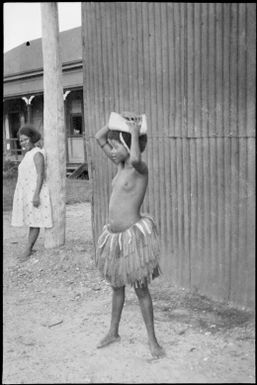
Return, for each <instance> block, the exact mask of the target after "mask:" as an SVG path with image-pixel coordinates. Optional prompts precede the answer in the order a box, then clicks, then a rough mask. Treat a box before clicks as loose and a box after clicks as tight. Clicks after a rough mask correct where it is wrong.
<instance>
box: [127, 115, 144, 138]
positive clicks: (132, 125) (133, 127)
mask: <svg viewBox="0 0 257 385" xmlns="http://www.w3.org/2000/svg"><path fill="white" fill-rule="evenodd" d="M126 123H127V125H128V126H129V130H130V133H131V134H132V132H133V131H136V132H138V133H139V131H140V127H141V123H142V118H141V116H137V117H133V118H126Z"/></svg>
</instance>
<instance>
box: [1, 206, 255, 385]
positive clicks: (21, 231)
mask: <svg viewBox="0 0 257 385" xmlns="http://www.w3.org/2000/svg"><path fill="white" fill-rule="evenodd" d="M66 216H67V231H66V233H67V235H66V244H65V246H63V247H60V248H57V249H52V250H49V249H48V250H44V247H43V237H44V233H42V234H41V235H40V237H39V240H38V242H37V244H36V251H35V253H34V254H33V256H32V257H31V259H30V260H29V261H27V262H25V263H21V262H18V260H17V257H18V255H19V254H20V252H21V250H22V248H23V246H24V244H25V241H26V238H27V229H25V228H11V227H10V212H4V214H3V225H4V263H3V268H4V269H3V374H2V382H3V383H4V384H36V383H37V384H40V383H44V384H55V383H77V384H79V383H81V384H82V383H83V384H85V383H255V339H254V338H255V325H254V315H253V314H252V313H251V312H249V311H243V310H239V309H234V308H232V307H228V306H225V305H222V304H219V303H217V302H213V301H210V300H208V299H207V298H205V297H202V296H199V295H193V294H190V293H188V292H187V291H185V290H182V289H177V288H175V287H172V286H171V285H169V284H168V283H167V282H166V281H165V280H164V279H163V277H161V278H158V279H156V280H155V281H154V282H153V283H152V285H151V286H150V291H151V293H152V298H153V305H154V313H155V328H156V335H157V338H158V340H159V342H160V344H161V345H162V346H163V347H164V349H165V351H166V357H165V358H162V359H159V360H153V359H152V358H151V356H150V353H149V350H148V346H147V338H146V331H145V327H144V324H143V321H142V316H141V313H140V309H139V306H138V303H137V299H136V296H135V293H134V291H133V289H132V288H130V287H128V288H127V289H126V302H125V307H124V310H123V314H122V320H121V324H120V335H121V341H120V342H117V343H114V344H112V345H110V346H109V347H105V348H103V349H96V344H97V342H98V341H99V340H100V339H101V338H102V337H103V336H104V335H105V333H106V332H107V329H108V326H109V321H110V306H111V288H110V287H109V286H108V284H107V283H106V282H105V281H103V280H101V278H100V276H99V274H98V271H97V270H96V268H95V265H94V252H93V243H92V232H91V217H90V216H91V210H90V204H89V203H80V204H74V205H67V212H66Z"/></svg>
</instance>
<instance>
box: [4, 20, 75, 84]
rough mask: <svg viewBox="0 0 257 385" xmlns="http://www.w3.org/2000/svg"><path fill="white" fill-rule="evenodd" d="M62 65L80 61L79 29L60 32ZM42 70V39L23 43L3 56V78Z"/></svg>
mask: <svg viewBox="0 0 257 385" xmlns="http://www.w3.org/2000/svg"><path fill="white" fill-rule="evenodd" d="M60 45H61V56H62V63H63V64H64V63H70V62H73V61H78V60H81V61H82V39H81V27H77V28H73V29H69V30H67V31H63V32H60ZM40 68H43V54H42V39H41V38H40V39H35V40H30V41H29V44H27V42H24V43H23V44H21V45H19V46H18V47H16V48H13V49H12V50H10V51H8V52H6V53H5V54H4V77H6V76H11V75H14V74H19V73H24V72H30V71H34V70H37V69H40Z"/></svg>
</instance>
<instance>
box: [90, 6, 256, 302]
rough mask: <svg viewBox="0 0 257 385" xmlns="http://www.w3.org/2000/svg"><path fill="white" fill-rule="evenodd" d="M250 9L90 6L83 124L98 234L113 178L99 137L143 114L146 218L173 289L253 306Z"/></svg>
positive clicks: (252, 31)
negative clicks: (112, 121) (112, 124)
mask: <svg viewBox="0 0 257 385" xmlns="http://www.w3.org/2000/svg"><path fill="white" fill-rule="evenodd" d="M255 11H256V5H255V4H254V3H225V4H223V3H169V2H167V3H156V2H155V3H147V2H106V3H102V2H84V3H82V35H83V39H82V40H83V61H84V101H85V105H84V114H85V127H86V133H87V139H86V140H87V153H88V157H89V164H90V176H91V180H92V183H93V198H92V199H93V205H92V209H93V231H94V239H95V240H96V239H97V236H98V235H99V233H100V231H101V228H102V225H103V224H104V223H105V221H106V219H107V215H108V200H109V195H110V181H111V178H112V177H113V175H114V172H115V169H114V167H113V166H112V164H111V162H110V161H107V160H106V158H105V156H104V155H103V154H102V152H101V151H100V149H99V148H98V146H97V145H96V142H95V139H94V135H95V132H96V131H97V130H98V129H99V128H100V127H101V126H102V125H103V124H105V122H106V121H107V119H108V117H109V114H110V112H111V111H124V110H126V111H136V112H144V113H146V115H147V118H148V146H147V150H146V151H145V153H144V158H145V160H147V162H148V165H149V171H150V178H149V179H150V180H149V187H148V190H147V195H146V198H145V201H144V205H143V210H144V211H147V212H149V213H150V214H152V215H153V216H154V217H155V219H156V222H157V224H158V227H159V232H160V236H161V244H162V267H163V270H164V271H165V274H166V277H167V279H168V280H170V282H172V283H173V284H175V285H179V286H183V287H186V288H190V289H191V290H196V291H199V292H200V293H202V294H205V295H207V296H210V297H212V298H215V299H218V300H223V301H230V302H232V303H235V304H237V305H240V306H249V307H253V306H254V295H255V290H254V285H255V283H254V282H255V281H254V277H255V274H254V272H255V265H254V263H255V253H254V250H255V234H254V226H255V178H254V174H255V150H254V149H255V79H256V73H255V65H256V60H255V54H256V48H255V28H256V27H255V25H256V18H255Z"/></svg>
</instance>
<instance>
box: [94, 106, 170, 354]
mask: <svg viewBox="0 0 257 385" xmlns="http://www.w3.org/2000/svg"><path fill="white" fill-rule="evenodd" d="M112 114H115V113H112ZM112 114H111V117H113V115H112ZM115 115H116V117H117V114H115ZM119 118H120V119H118V120H120V125H119V127H117V125H116V127H115V126H114V127H113V126H112V124H111V123H112V119H111V118H110V120H109V124H108V125H106V126H104V127H103V128H101V129H100V130H99V131H98V132H97V134H96V135H95V138H96V140H97V142H98V144H99V145H100V147H101V148H102V150H103V151H104V153H105V154H106V155H107V156H108V157H109V158H110V159H111V160H112V161H113V162H114V163H115V164H116V165H117V166H118V171H117V174H116V176H115V177H114V179H113V181H112V193H111V197H110V202H109V221H108V224H107V225H105V226H104V229H103V232H102V234H101V235H100V237H99V239H98V247H97V259H96V263H97V266H98V268H99V270H100V272H101V273H102V275H103V276H104V278H105V279H106V280H107V281H108V282H109V283H110V284H111V286H112V290H113V296H112V316H111V325H110V329H109V332H108V333H107V335H106V337H105V338H104V339H103V340H102V341H101V342H100V343H99V345H98V348H102V347H104V346H107V345H109V344H110V343H113V342H115V341H119V340H120V336H119V334H118V329H119V323H120V318H121V312H122V309H123V305H124V300H125V285H126V284H130V285H133V286H134V289H135V292H136V295H137V297H138V300H139V304H140V308H141V312H142V315H143V319H144V322H145V326H146V330H147V334H148V342H149V347H150V351H151V354H152V356H153V357H154V358H160V357H161V356H163V355H164V354H165V353H164V350H163V348H162V347H161V346H160V345H159V344H158V342H157V339H156V336H155V331H154V319H153V306H152V299H151V295H150V293H149V290H148V283H150V282H151V280H152V279H154V278H155V277H157V276H159V273H160V267H159V243H158V236H157V231H156V227H155V224H154V222H153V219H152V218H151V217H150V216H149V215H143V214H141V213H140V208H141V205H142V202H143V199H144V196H145V191H146V188H147V183H148V168H147V165H146V163H145V162H143V161H142V159H141V152H143V151H144V149H145V146H146V142H147V136H146V133H145V131H146V124H144V126H145V127H144V133H142V128H143V127H142V126H143V124H141V123H142V116H136V115H134V114H131V113H123V114H122V116H119ZM115 128H116V129H115ZM117 128H119V129H118V130H117ZM140 129H141V130H140Z"/></svg>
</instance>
